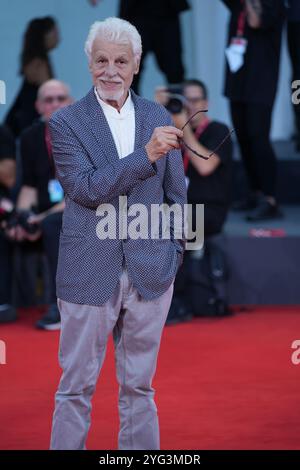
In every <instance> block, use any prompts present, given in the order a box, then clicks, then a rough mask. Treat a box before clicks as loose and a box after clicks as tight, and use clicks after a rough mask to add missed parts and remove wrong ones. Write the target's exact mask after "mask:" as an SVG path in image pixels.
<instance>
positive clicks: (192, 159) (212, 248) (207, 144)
mask: <svg viewBox="0 0 300 470" xmlns="http://www.w3.org/2000/svg"><path fill="white" fill-rule="evenodd" d="M174 91H175V93H174ZM156 101H158V102H160V103H161V104H163V105H164V106H165V107H166V108H167V109H168V110H169V112H170V113H171V114H172V118H173V121H174V124H175V126H176V127H178V128H179V129H182V128H183V127H184V126H185V124H186V122H187V121H188V119H189V118H190V117H192V116H193V115H194V114H195V113H196V112H197V111H199V110H205V109H207V108H208V92H207V88H206V85H205V84H204V83H203V82H201V81H200V80H196V79H192V80H186V81H185V82H184V83H183V86H182V90H179V89H178V90H175V89H173V88H172V87H171V88H169V91H168V90H167V89H165V88H163V87H161V88H159V89H157V91H156ZM183 133H184V136H183V140H184V142H186V144H187V145H188V146H189V147H190V148H191V149H193V150H195V151H196V152H197V153H199V154H200V155H203V156H208V155H209V154H210V153H211V152H212V151H213V150H214V149H215V148H217V147H218V146H219V144H220V143H221V142H222V141H223V140H224V139H225V138H226V136H228V134H229V129H228V127H227V126H226V125H225V124H223V123H221V122H218V121H214V120H211V119H210V118H209V117H208V116H207V113H201V112H200V113H197V114H196V115H195V116H194V117H193V118H192V119H191V121H190V123H189V124H188V125H186V126H185V127H184V129H183ZM182 151H183V158H184V167H185V174H186V177H187V184H188V192H187V198H188V203H189V204H192V205H193V230H195V226H194V223H195V212H196V204H204V245H205V246H204V251H203V253H202V254H201V258H202V259H201V260H200V259H195V256H194V255H195V253H194V252H187V253H186V256H185V258H184V261H183V266H182V268H181V270H179V272H178V276H177V279H176V283H175V291H174V293H175V295H174V297H173V303H172V306H171V309H170V312H169V316H168V320H167V323H175V322H178V321H183V320H185V319H188V318H190V313H193V314H194V315H197V316H198V315H209V314H211V315H226V314H228V313H230V312H229V309H228V306H227V305H226V300H225V298H222V299H221V298H219V297H218V296H219V293H218V292H215V287H214V285H213V282H210V281H211V279H212V276H213V272H212V271H213V269H214V268H213V267H212V266H213V264H214V265H215V267H216V264H215V261H216V262H217V263H219V262H221V265H219V267H218V270H219V272H220V273H221V272H222V273H224V276H225V260H224V256H223V250H222V249H220V246H222V243H221V244H220V243H219V242H218V239H217V237H216V235H218V234H220V233H221V232H222V228H223V225H224V222H225V220H226V216H227V213H228V210H229V207H230V187H231V162H232V141H231V139H230V138H227V139H226V140H225V142H224V143H223V145H221V146H220V148H219V149H218V150H217V152H216V154H214V155H212V156H211V157H210V158H209V159H208V160H204V159H202V158H200V157H199V156H197V155H195V153H194V152H192V151H190V150H188V149H187V148H185V146H184V145H183V147H182ZM217 244H219V246H217ZM195 272H197V273H198V274H199V276H200V274H201V272H202V276H201V279H200V277H198V274H197V276H196V278H195V277H194V274H193V273H195ZM222 275H223V274H222ZM202 281H203V282H202ZM219 281H220V285H221V284H224V278H221V277H220V279H219ZM201 287H202V290H201ZM220 295H221V296H222V297H225V294H224V293H223V292H222V294H220ZM206 296H207V298H208V301H207V305H206V304H205V302H206V301H205V297H206ZM209 302H210V305H208V303H209Z"/></svg>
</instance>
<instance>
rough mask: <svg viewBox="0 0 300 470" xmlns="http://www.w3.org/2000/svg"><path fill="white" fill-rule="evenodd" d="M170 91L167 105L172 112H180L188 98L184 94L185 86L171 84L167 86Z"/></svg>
mask: <svg viewBox="0 0 300 470" xmlns="http://www.w3.org/2000/svg"><path fill="white" fill-rule="evenodd" d="M167 92H168V93H169V101H168V102H167V103H166V105H165V107H166V109H167V110H168V111H169V113H171V114H179V113H181V112H182V110H183V109H184V108H185V106H186V98H185V97H184V95H183V87H182V86H181V85H169V86H168V88H167Z"/></svg>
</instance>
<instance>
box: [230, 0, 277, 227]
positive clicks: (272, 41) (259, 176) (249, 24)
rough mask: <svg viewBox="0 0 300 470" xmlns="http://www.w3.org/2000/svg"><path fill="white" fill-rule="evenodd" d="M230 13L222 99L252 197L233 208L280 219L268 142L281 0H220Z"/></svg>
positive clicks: (260, 217) (257, 216) (254, 217)
mask: <svg viewBox="0 0 300 470" xmlns="http://www.w3.org/2000/svg"><path fill="white" fill-rule="evenodd" d="M223 2H224V3H225V5H226V6H227V7H228V8H229V10H230V14H231V16H230V22H229V32H228V47H227V49H226V58H227V64H226V80H225V95H226V96H227V97H228V98H229V100H230V110H231V117H232V121H233V125H234V127H235V131H236V135H237V139H238V143H239V147H240V151H241V156H242V160H243V163H244V167H245V170H246V174H247V177H248V182H249V186H250V191H251V193H250V195H249V196H248V197H247V199H246V200H244V201H239V202H238V203H237V204H235V206H234V208H235V209H237V210H251V212H249V214H248V215H247V220H249V221H256V220H264V219H271V218H276V217H279V216H280V215H281V214H280V211H279V209H278V205H277V203H276V199H275V192H276V171H277V170H276V168H277V165H276V156H275V154H274V151H273V149H272V146H271V142H270V127H271V116H272V108H273V104H274V99H275V95H276V89H277V83H278V72H279V59H280V46H281V36H282V26H283V22H284V5H283V0H223Z"/></svg>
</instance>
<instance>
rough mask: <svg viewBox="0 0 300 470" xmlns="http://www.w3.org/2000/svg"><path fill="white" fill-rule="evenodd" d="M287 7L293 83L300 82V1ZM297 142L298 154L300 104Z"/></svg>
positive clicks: (297, 120) (298, 106)
mask: <svg viewBox="0 0 300 470" xmlns="http://www.w3.org/2000/svg"><path fill="white" fill-rule="evenodd" d="M286 6H287V39H288V48H289V53H290V58H291V63H292V81H294V80H300V1H299V0H286ZM298 87H299V85H298ZM293 108H294V116H295V131H296V132H295V141H296V149H297V152H300V104H294V105H293Z"/></svg>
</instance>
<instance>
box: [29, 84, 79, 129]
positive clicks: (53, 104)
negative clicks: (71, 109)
mask: <svg viewBox="0 0 300 470" xmlns="http://www.w3.org/2000/svg"><path fill="white" fill-rule="evenodd" d="M71 101H72V100H71V98H70V96H69V93H68V90H67V88H66V87H64V86H63V84H58V83H57V84H49V85H48V84H47V85H45V86H44V89H43V90H42V92H41V95H40V96H39V97H38V100H37V102H36V109H37V111H38V113H39V114H40V115H41V116H42V117H43V118H44V119H45V120H46V121H49V119H50V118H51V116H52V114H53V113H54V111H57V110H58V109H60V108H63V107H64V106H67V105H68V104H70V103H71Z"/></svg>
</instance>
